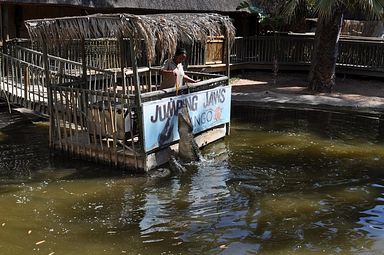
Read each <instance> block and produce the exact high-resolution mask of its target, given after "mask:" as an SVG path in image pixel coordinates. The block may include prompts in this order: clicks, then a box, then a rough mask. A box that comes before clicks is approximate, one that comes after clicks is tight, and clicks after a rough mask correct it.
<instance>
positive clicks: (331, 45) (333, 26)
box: [309, 7, 343, 92]
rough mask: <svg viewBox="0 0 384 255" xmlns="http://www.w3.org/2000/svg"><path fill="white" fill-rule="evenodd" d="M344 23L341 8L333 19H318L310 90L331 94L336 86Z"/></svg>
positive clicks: (334, 14)
mask: <svg viewBox="0 0 384 255" xmlns="http://www.w3.org/2000/svg"><path fill="white" fill-rule="evenodd" d="M342 23H343V9H342V8H341V7H340V8H338V9H337V10H335V12H334V13H333V15H332V16H331V17H328V18H324V17H319V19H318V23H317V29H316V35H315V42H314V49H313V55H312V62H311V70H310V73H309V89H310V90H313V91H316V92H331V91H332V88H333V87H334V85H335V68H336V60H337V56H338V45H339V35H340V31H341V27H342Z"/></svg>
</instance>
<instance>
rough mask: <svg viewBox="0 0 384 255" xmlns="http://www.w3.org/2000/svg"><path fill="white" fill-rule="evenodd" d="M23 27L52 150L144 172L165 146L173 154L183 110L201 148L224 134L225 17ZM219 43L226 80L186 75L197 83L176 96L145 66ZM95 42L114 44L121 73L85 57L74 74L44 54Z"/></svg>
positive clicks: (119, 18) (108, 19) (85, 20)
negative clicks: (34, 48)
mask: <svg viewBox="0 0 384 255" xmlns="http://www.w3.org/2000/svg"><path fill="white" fill-rule="evenodd" d="M26 27H27V29H28V32H29V34H30V37H31V39H32V40H33V41H35V42H37V43H38V44H40V45H41V46H42V49H43V53H44V63H45V64H44V67H45V77H44V80H45V81H46V86H47V87H48V88H49V90H48V98H49V109H50V111H49V115H50V119H51V125H50V145H51V147H53V148H55V149H58V150H60V151H65V152H69V153H72V154H75V155H78V156H85V157H88V158H91V159H93V160H96V161H99V160H100V161H106V162H109V163H113V164H115V165H117V166H123V167H129V168H136V169H143V170H148V169H151V168H153V167H156V166H158V165H161V164H163V163H165V162H166V161H167V160H168V154H169V148H170V146H174V147H175V149H176V150H177V141H178V139H179V137H178V132H177V112H178V110H179V109H180V107H181V105H182V104H188V107H189V108H190V111H191V117H192V119H193V122H194V131H193V132H194V133H195V134H196V135H197V142H198V144H199V145H200V146H203V145H205V144H207V143H209V142H212V141H215V140H217V139H219V138H221V137H223V136H225V135H226V134H227V133H228V131H229V120H230V116H229V115H230V98H231V92H230V91H231V89H230V86H229V83H228V79H229V56H230V54H229V50H230V45H231V43H232V42H233V40H234V35H235V29H234V27H233V25H232V23H231V21H230V19H229V18H228V17H226V16H221V15H218V14H191V13H183V14H157V15H132V14H95V15H88V16H77V17H64V18H55V19H38V20H28V21H26ZM218 36H220V37H222V38H224V39H225V56H226V66H227V68H226V70H227V75H226V76H224V75H217V74H204V73H189V75H190V76H193V77H194V78H195V79H199V80H201V81H200V82H198V83H195V84H193V85H189V86H187V85H185V86H182V87H180V88H179V89H178V88H169V89H162V90H160V89H159V84H160V81H161V79H162V77H161V76H160V75H159V72H158V71H159V69H158V68H154V67H152V65H151V63H153V62H154V61H155V60H156V58H157V57H158V56H160V58H167V57H170V56H172V55H173V54H174V52H175V49H176V46H177V45H180V44H183V45H187V44H193V43H196V42H197V43H201V44H204V43H205V42H207V41H208V40H209V39H210V38H212V37H218ZM99 38H103V39H106V40H108V39H110V38H115V39H116V38H117V41H118V44H119V45H118V48H120V49H121V50H120V53H121V55H120V61H119V63H121V66H120V67H119V68H117V69H116V68H114V69H108V70H103V69H97V68H96V69H95V68H88V67H87V65H86V61H85V59H84V58H83V61H82V64H81V66H82V68H81V69H78V67H73V65H72V64H71V63H72V62H68V61H67V62H65V60H62V62H61V63H56V62H57V61H58V60H60V58H57V57H56V58H52V57H51V58H50V56H49V54H48V51H49V49H50V48H54V47H59V48H60V47H62V46H63V47H64V46H65V45H70V44H71V43H73V42H76V43H77V44H78V45H80V48H83V49H84V43H85V41H86V40H92V39H99ZM81 45H83V46H81ZM127 55H129V58H130V59H127V57H126V56H127ZM83 56H85V54H83ZM142 60H144V61H142ZM139 63H142V64H139ZM143 63H144V64H143ZM76 68H77V69H76ZM68 77H74V78H73V80H70V79H69V78H68ZM76 77H78V78H76ZM64 79H65V82H64V83H63V80H64Z"/></svg>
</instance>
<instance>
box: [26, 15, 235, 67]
mask: <svg viewBox="0 0 384 255" xmlns="http://www.w3.org/2000/svg"><path fill="white" fill-rule="evenodd" d="M25 25H26V27H27V29H28V32H29V35H30V37H31V39H32V40H33V41H38V42H40V43H47V42H49V44H48V47H49V46H53V45H55V44H61V43H62V42H65V41H70V40H81V39H84V38H86V39H87V38H106V37H109V38H120V37H126V38H130V39H133V40H136V41H139V40H140V41H141V40H144V43H145V46H146V52H147V57H148V59H149V60H150V61H153V60H154V58H155V51H156V49H157V50H158V51H160V54H161V56H164V55H165V54H168V56H171V55H173V54H174V52H175V49H176V45H177V42H185V43H188V42H194V41H198V42H203V43H204V42H205V41H206V40H207V39H209V37H211V36H220V35H225V36H227V38H228V39H229V40H230V41H231V42H232V41H233V39H234V36H235V28H234V26H233V24H232V22H231V21H230V19H229V18H228V17H226V16H221V15H218V14H190V13H189V14H187V13H183V14H156V15H133V14H95V15H90V16H79V17H65V18H54V19H39V20H27V21H25ZM137 45H140V44H139V43H137Z"/></svg>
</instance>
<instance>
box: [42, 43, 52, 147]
mask: <svg viewBox="0 0 384 255" xmlns="http://www.w3.org/2000/svg"><path fill="white" fill-rule="evenodd" d="M46 43H47V41H46V40H45V42H43V45H42V46H43V63H44V72H45V86H46V87H47V92H48V113H49V145H50V146H51V147H53V144H54V141H53V135H54V130H53V129H54V125H55V120H54V115H53V93H52V86H51V80H50V77H49V61H48V49H47V44H46Z"/></svg>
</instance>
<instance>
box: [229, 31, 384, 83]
mask: <svg viewBox="0 0 384 255" xmlns="http://www.w3.org/2000/svg"><path fill="white" fill-rule="evenodd" d="M313 44H314V37H313V36H303V35H279V34H275V35H272V36H254V37H237V38H236V40H235V44H234V46H233V48H232V52H231V63H232V64H244V63H247V64H249V65H250V67H251V68H252V65H253V66H254V67H257V68H260V67H263V65H264V67H265V68H271V66H273V65H274V64H276V63H277V64H278V65H279V66H280V67H281V66H283V67H284V68H285V69H288V70H295V69H298V68H300V69H303V70H306V69H308V68H309V65H310V63H311V59H312V52H313ZM383 52H384V40H383V39H365V40H362V39H356V38H341V39H340V41H339V56H338V59H337V63H336V65H337V71H340V72H346V73H347V72H351V73H356V74H365V75H373V76H384V54H383ZM356 71H357V72H356Z"/></svg>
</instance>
